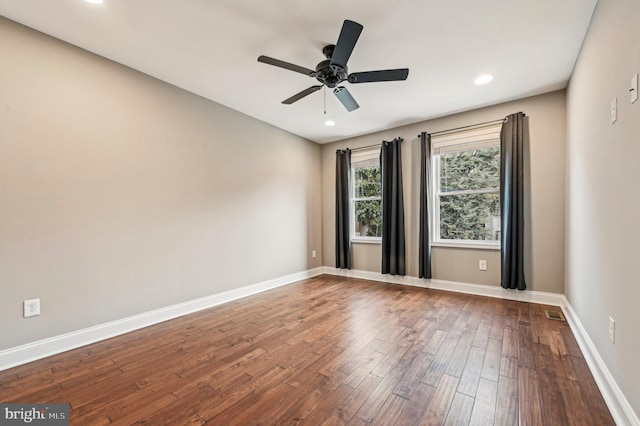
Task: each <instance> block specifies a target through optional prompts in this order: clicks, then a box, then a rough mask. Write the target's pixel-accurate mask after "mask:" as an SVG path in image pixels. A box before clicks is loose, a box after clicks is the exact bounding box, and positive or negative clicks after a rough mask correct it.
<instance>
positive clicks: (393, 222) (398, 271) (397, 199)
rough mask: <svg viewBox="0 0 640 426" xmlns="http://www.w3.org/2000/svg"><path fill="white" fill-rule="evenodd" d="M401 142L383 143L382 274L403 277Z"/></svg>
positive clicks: (396, 140)
mask: <svg viewBox="0 0 640 426" xmlns="http://www.w3.org/2000/svg"><path fill="white" fill-rule="evenodd" d="M401 144H402V139H400V138H398V139H395V140H393V141H392V142H386V141H385V142H382V148H381V150H380V169H381V172H382V273H383V274H392V275H404V274H405V244H404V201H403V197H402V161H401V159H402V155H401V150H400V146H401Z"/></svg>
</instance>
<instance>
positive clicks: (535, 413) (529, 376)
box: [518, 335, 544, 426]
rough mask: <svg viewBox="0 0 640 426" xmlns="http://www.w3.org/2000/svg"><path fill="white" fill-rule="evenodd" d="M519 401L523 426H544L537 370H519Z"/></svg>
mask: <svg viewBox="0 0 640 426" xmlns="http://www.w3.org/2000/svg"><path fill="white" fill-rule="evenodd" d="M529 336H530V335H529ZM518 401H519V407H518V412H519V414H520V424H521V425H523V426H528V425H542V424H544V422H543V420H542V408H541V407H540V382H539V381H538V374H537V373H536V371H535V370H530V369H528V368H520V369H519V370H518Z"/></svg>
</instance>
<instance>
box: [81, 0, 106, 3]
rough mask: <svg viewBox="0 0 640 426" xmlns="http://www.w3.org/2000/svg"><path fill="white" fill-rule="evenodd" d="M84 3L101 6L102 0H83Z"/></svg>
mask: <svg viewBox="0 0 640 426" xmlns="http://www.w3.org/2000/svg"><path fill="white" fill-rule="evenodd" d="M84 1H86V2H87V3H91V4H102V1H103V0H84Z"/></svg>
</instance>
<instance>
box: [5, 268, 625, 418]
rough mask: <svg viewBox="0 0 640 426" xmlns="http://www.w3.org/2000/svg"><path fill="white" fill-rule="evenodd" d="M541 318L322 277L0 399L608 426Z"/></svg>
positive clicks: (171, 327) (96, 352)
mask: <svg viewBox="0 0 640 426" xmlns="http://www.w3.org/2000/svg"><path fill="white" fill-rule="evenodd" d="M547 308H550V309H557V308H554V307H547V306H544V305H532V304H528V303H525V302H518V301H510V300H500V299H495V298H486V297H481V296H475V295H467V294H457V293H451V292H446V291H440V290H431V289H425V288H418V287H408V286H401V285H393V284H384V283H379V282H371V281H366V280H359V279H352V278H346V277H335V276H328V275H323V276H320V277H315V278H313V279H306V280H302V281H299V282H297V283H294V284H291V285H287V286H284V287H280V288H277V289H273V290H270V291H267V292H263V293H260V294H258V295H254V296H249V297H246V298H243V299H240V300H235V301H233V302H229V303H226V304H223V305H219V306H216V307H213V308H211V309H205V310H203V311H199V312H196V313H194V314H191V315H186V316H183V317H180V318H176V319H174V320H171V321H166V322H163V323H161V324H157V325H155V326H151V327H147V328H144V329H141V330H137V331H134V332H131V333H127V334H124V335H121V336H117V337H114V338H112V339H108V340H105V341H103V342H97V343H94V344H91V345H87V346H85V347H81V348H78V349H74V350H71V351H67V352H65V353H62V354H59V355H55V356H52V357H49V358H46V359H42V360H39V361H35V362H33V363H29V364H25V365H22V366H18V367H16V368H13V369H9V370H6V371H2V372H0V401H2V402H26V401H34V402H45V403H54V402H68V403H69V404H70V407H71V411H70V416H71V423H72V424H91V425H94V424H96V425H101V424H113V423H115V424H138V423H147V424H210V425H219V424H243V425H244V424H309V425H313V426H316V425H322V424H326V425H365V424H385V425H386V424H395V425H397V426H404V425H412V426H413V425H417V424H433V425H442V424H443V423H446V424H487V425H490V424H496V425H516V424H543V423H544V424H553V425H554V426H555V425H556V424H558V425H563V424H581V425H582V424H591V423H593V424H597V425H606V426H608V425H613V424H614V422H613V419H612V418H611V415H610V413H609V411H608V409H607V406H606V404H605V402H604V399H603V398H602V395H601V394H600V392H599V390H598V387H597V385H596V383H595V380H594V379H593V376H592V375H591V373H590V371H589V369H588V366H587V364H586V362H585V360H584V357H583V355H582V353H581V352H580V348H579V346H578V345H577V341H576V340H575V337H574V335H573V333H572V332H571V329H570V328H569V325H568V324H567V323H566V322H560V321H551V320H548V319H546V318H544V317H543V311H544V309H547Z"/></svg>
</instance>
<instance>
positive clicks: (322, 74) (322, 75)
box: [315, 44, 349, 89]
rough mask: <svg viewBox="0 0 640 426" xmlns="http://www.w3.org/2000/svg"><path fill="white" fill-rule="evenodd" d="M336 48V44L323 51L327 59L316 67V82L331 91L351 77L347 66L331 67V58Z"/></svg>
mask: <svg viewBox="0 0 640 426" xmlns="http://www.w3.org/2000/svg"><path fill="white" fill-rule="evenodd" d="M335 47H336V46H335V45H334V44H330V45H328V46H325V47H324V48H323V49H322V53H323V54H324V56H325V57H326V58H327V59H326V60H324V61H322V62H320V63H319V64H318V65H316V73H315V77H316V80H318V81H319V82H320V83H323V84H325V85H326V86H327V87H329V88H331V89H333V88H334V87H336V86H337V85H338V84H340V83H342V82H343V81H345V80H346V79H347V77H348V76H349V70H348V68H347V67H346V66H345V67H341V66H340V65H335V64H334V65H331V57H332V56H333V50H334V49H335Z"/></svg>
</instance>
